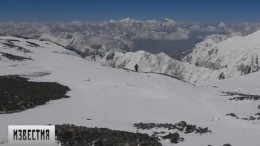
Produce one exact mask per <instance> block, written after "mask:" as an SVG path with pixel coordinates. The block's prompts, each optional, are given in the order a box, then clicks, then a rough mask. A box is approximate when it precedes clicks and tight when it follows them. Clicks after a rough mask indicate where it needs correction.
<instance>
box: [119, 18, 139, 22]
mask: <svg viewBox="0 0 260 146" xmlns="http://www.w3.org/2000/svg"><path fill="white" fill-rule="evenodd" d="M132 21H135V20H134V19H131V18H130V17H127V18H124V19H121V20H119V22H121V23H128V22H132Z"/></svg>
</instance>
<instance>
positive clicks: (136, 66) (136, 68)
mask: <svg viewBox="0 0 260 146" xmlns="http://www.w3.org/2000/svg"><path fill="white" fill-rule="evenodd" d="M138 68H139V66H138V65H137V64H135V71H136V72H138Z"/></svg>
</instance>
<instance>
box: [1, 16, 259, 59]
mask: <svg viewBox="0 0 260 146" xmlns="http://www.w3.org/2000/svg"><path fill="white" fill-rule="evenodd" d="M259 28H260V25H259V24H257V23H254V24H251V23H239V24H225V23H220V24H203V23H199V22H192V23H184V22H176V21H174V20H171V19H163V20H143V21H140V20H133V19H131V18H126V19H122V20H118V21H115V20H110V21H104V22H82V21H75V22H56V23H15V22H10V23H3V24H0V34H4V35H19V36H25V37H29V38H35V39H44V40H50V41H52V42H55V43H58V44H60V45H63V46H65V47H68V46H69V47H73V48H75V49H77V50H80V51H81V52H83V53H85V54H86V55H91V54H92V55H93V54H94V52H96V53H98V54H100V55H101V56H102V55H104V53H106V52H107V51H109V50H116V51H120V52H132V51H138V50H145V51H147V52H150V53H155V54H157V53H160V52H164V53H165V54H167V55H168V56H170V57H172V58H175V59H178V60H179V59H181V58H182V57H183V56H184V54H183V52H184V51H185V52H189V51H190V50H191V49H192V48H193V46H194V45H195V44H196V43H198V42H200V41H202V40H203V38H204V37H205V36H207V35H210V34H225V35H231V34H234V33H236V34H237V33H239V34H242V35H246V34H249V33H252V32H254V31H256V30H258V29H259Z"/></svg>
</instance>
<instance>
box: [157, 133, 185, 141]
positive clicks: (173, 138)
mask: <svg viewBox="0 0 260 146" xmlns="http://www.w3.org/2000/svg"><path fill="white" fill-rule="evenodd" d="M162 138H163V139H170V141H171V143H179V142H180V141H182V140H184V139H183V138H181V137H180V135H179V133H173V134H172V133H169V134H168V135H165V136H163V137H162Z"/></svg>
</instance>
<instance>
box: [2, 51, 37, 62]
mask: <svg viewBox="0 0 260 146" xmlns="http://www.w3.org/2000/svg"><path fill="white" fill-rule="evenodd" d="M0 54H2V56H3V57H5V58H8V59H10V60H13V61H23V60H32V59H31V58H27V57H23V56H17V55H13V54H9V53H4V52H0Z"/></svg>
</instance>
